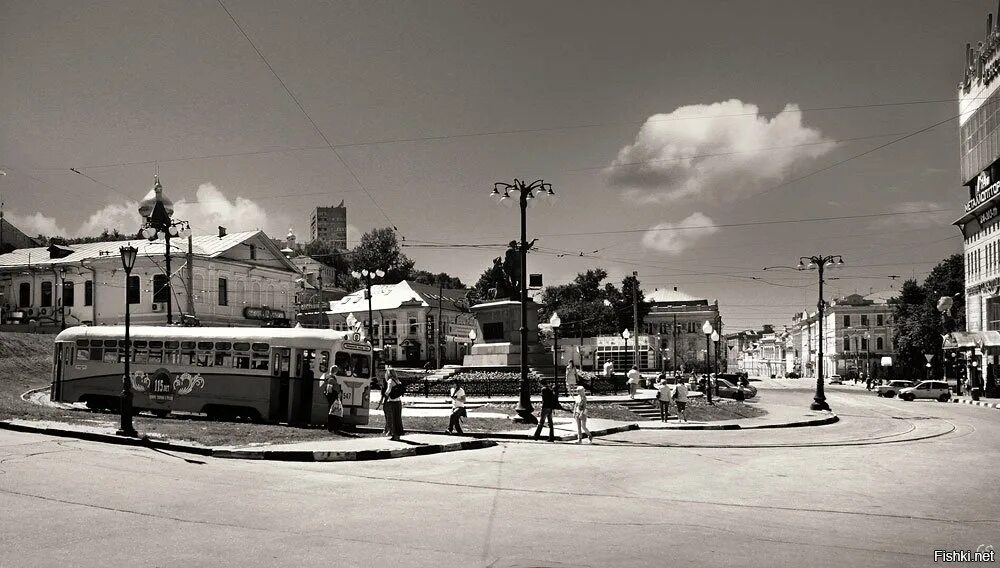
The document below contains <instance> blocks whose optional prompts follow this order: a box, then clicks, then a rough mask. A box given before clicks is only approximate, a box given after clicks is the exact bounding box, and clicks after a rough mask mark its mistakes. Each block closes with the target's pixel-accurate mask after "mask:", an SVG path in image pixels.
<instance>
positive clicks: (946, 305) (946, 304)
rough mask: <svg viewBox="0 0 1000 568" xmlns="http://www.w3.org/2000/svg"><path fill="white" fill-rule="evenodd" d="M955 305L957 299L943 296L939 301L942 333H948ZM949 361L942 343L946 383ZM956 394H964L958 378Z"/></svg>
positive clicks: (942, 359) (943, 371)
mask: <svg viewBox="0 0 1000 568" xmlns="http://www.w3.org/2000/svg"><path fill="white" fill-rule="evenodd" d="M953 305H955V299H954V298H952V297H951V296H941V297H940V298H939V299H938V303H937V309H938V311H939V312H941V333H942V334H946V333H948V327H947V324H948V315H949V314H950V313H951V308H952V306H953ZM947 365H948V359H946V358H945V354H944V342H943V341H942V342H941V372H942V373H943V374H944V380H945V382H947V381H948V368H947ZM955 394H956V395H959V396H961V394H962V381H961V379H959V378H958V377H957V376H956V377H955Z"/></svg>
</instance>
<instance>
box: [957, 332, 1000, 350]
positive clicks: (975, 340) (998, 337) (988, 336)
mask: <svg viewBox="0 0 1000 568" xmlns="http://www.w3.org/2000/svg"><path fill="white" fill-rule="evenodd" d="M943 339H944V342H943V347H944V348H945V349H970V348H973V347H1000V331H993V330H990V331H953V332H951V333H949V334H948V335H945V336H944V338H943Z"/></svg>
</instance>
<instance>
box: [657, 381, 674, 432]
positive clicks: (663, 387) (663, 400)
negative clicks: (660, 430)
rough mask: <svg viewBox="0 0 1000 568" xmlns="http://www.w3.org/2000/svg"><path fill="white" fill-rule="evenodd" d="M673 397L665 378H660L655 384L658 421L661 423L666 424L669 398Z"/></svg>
mask: <svg viewBox="0 0 1000 568" xmlns="http://www.w3.org/2000/svg"><path fill="white" fill-rule="evenodd" d="M673 395H674V391H673V389H672V388H670V385H669V384H668V383H667V379H666V378H662V379H660V380H659V381H658V382H657V383H656V400H658V401H660V420H662V421H663V422H666V421H667V418H669V417H670V398H671V397H672V396H673Z"/></svg>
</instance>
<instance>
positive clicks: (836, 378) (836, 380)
mask: <svg viewBox="0 0 1000 568" xmlns="http://www.w3.org/2000/svg"><path fill="white" fill-rule="evenodd" d="M830 384H831V385H842V384H844V377H841V376H840V375H830Z"/></svg>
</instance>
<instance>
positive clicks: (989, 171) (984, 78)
mask: <svg viewBox="0 0 1000 568" xmlns="http://www.w3.org/2000/svg"><path fill="white" fill-rule="evenodd" d="M998 20H1000V17H998ZM998 86H1000V29H998V27H997V25H996V23H995V22H994V21H993V15H992V14H990V15H989V16H988V17H987V19H986V37H985V38H984V39H983V41H981V42H979V43H978V45H977V46H976V47H973V46H972V44H968V43H967V44H965V71H964V75H963V77H962V82H961V83H959V86H958V107H959V113H960V114H959V149H960V162H961V164H960V171H961V177H960V178H959V182H960V183H961V184H962V185H963V186H965V188H964V189H963V191H962V193H963V199H964V200H966V201H965V214H964V215H962V216H961V217H960V218H958V219H957V220H956V221H955V223H954V224H955V225H957V226H958V227H959V229H961V231H962V237H963V239H964V252H965V309H966V314H965V322H966V330H965V332H964V333H961V332H960V333H961V334H960V333H956V334H953V335H952V336H951V337H950V338H948V339H947V340H946V341H945V348H946V349H958V350H960V351H961V352H962V353H963V354H964V355H965V357H964V361H965V362H966V363H967V364H968V368H967V369H966V372H968V373H969V374H968V376H969V378H970V379H971V380H972V381H973V382H974V383H978V384H981V385H983V386H985V387H986V390H987V391H994V390H998V389H997V387H998V384H997V380H996V378H995V377H997V375H998V374H1000V373H998V370H1000V369H998V366H997V363H996V361H998V358H1000V334H996V333H987V332H991V331H994V330H1000V224H998V223H997V221H1000V163H998V158H1000V114H998V111H1000V93H998V92H997V87H998ZM983 371H984V372H983ZM984 379H985V380H984Z"/></svg>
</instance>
